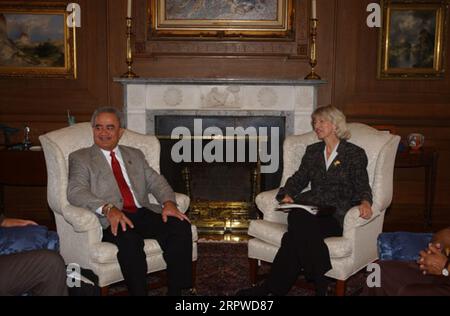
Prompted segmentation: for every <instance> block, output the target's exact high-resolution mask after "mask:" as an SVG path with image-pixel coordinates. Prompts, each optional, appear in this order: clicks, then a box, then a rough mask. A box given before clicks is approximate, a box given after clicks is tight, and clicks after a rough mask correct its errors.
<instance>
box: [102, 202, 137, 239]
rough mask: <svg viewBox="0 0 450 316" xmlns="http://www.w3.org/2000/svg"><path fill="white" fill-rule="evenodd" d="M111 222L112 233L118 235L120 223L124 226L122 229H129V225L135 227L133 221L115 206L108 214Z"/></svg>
mask: <svg viewBox="0 0 450 316" xmlns="http://www.w3.org/2000/svg"><path fill="white" fill-rule="evenodd" d="M106 218H107V219H108V221H109V223H110V224H111V233H112V234H113V235H114V236H117V229H118V228H119V225H120V226H121V227H122V231H126V230H127V225H128V226H130V227H131V228H134V225H133V222H132V221H131V220H130V219H129V218H128V217H127V216H126V215H125V214H124V213H123V212H122V211H121V210H119V209H118V208H117V207H113V208H112V209H111V210H110V211H109V212H108V215H107V216H106Z"/></svg>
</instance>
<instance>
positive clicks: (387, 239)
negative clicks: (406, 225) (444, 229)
mask: <svg viewBox="0 0 450 316" xmlns="http://www.w3.org/2000/svg"><path fill="white" fill-rule="evenodd" d="M432 237H433V234H431V233H410V232H392V233H381V234H380V235H379V236H378V253H379V257H380V260H401V261H416V260H417V259H418V258H419V252H420V251H421V250H424V249H426V248H427V247H428V243H429V242H430V241H431V238H432Z"/></svg>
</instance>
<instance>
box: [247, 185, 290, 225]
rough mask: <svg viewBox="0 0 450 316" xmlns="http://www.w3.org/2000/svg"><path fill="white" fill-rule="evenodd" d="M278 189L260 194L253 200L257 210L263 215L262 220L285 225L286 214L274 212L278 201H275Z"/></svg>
mask: <svg viewBox="0 0 450 316" xmlns="http://www.w3.org/2000/svg"><path fill="white" fill-rule="evenodd" d="M278 190H279V188H277V189H274V190H270V191H265V192H261V193H260V194H258V195H257V196H256V198H255V203H256V206H257V207H258V209H259V210H260V211H261V212H262V213H263V214H264V220H266V221H269V222H275V223H281V224H287V214H286V213H284V212H278V211H275V207H276V206H277V205H278V201H277V200H276V199H275V197H276V195H277V193H278Z"/></svg>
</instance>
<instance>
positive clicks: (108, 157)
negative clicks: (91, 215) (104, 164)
mask: <svg viewBox="0 0 450 316" xmlns="http://www.w3.org/2000/svg"><path fill="white" fill-rule="evenodd" d="M100 150H101V151H102V153H103V155H104V156H105V158H106V160H107V161H108V164H109V166H110V167H111V170H112V166H111V153H110V151H108V150H104V149H101V148H100ZM112 151H113V152H114V154H115V155H116V158H117V161H118V162H119V165H120V169H121V170H122V174H123V177H124V178H125V182H126V183H127V185H128V187H129V188H130V191H131V194H132V195H133V200H134V204H136V206H137V208H141V207H142V206H141V205H140V204H139V202H138V201H137V199H136V195H135V194H134V192H133V188H132V187H131V182H130V178H129V177H128V173H127V169H126V168H125V164H124V163H123V159H122V154H121V153H120V150H119V147H118V146H117V147H116V148H114V149H113V150H112ZM115 179H116V178H114V181H115ZM104 206H105V205H102V206H100V207H99V208H98V209H96V210H95V212H96V213H97V214H100V215H103V213H102V210H103V207H104Z"/></svg>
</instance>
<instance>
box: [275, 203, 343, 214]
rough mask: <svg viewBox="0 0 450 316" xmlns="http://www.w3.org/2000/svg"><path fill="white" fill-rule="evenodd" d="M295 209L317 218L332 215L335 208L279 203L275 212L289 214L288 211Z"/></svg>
mask: <svg viewBox="0 0 450 316" xmlns="http://www.w3.org/2000/svg"><path fill="white" fill-rule="evenodd" d="M295 208H301V209H304V210H305V211H307V212H309V213H311V214H313V215H317V216H328V215H332V214H333V213H334V211H336V208H335V207H333V206H314V205H305V204H296V203H280V204H278V206H277V207H276V209H275V210H277V211H282V212H289V211H290V210H292V209H295Z"/></svg>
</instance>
